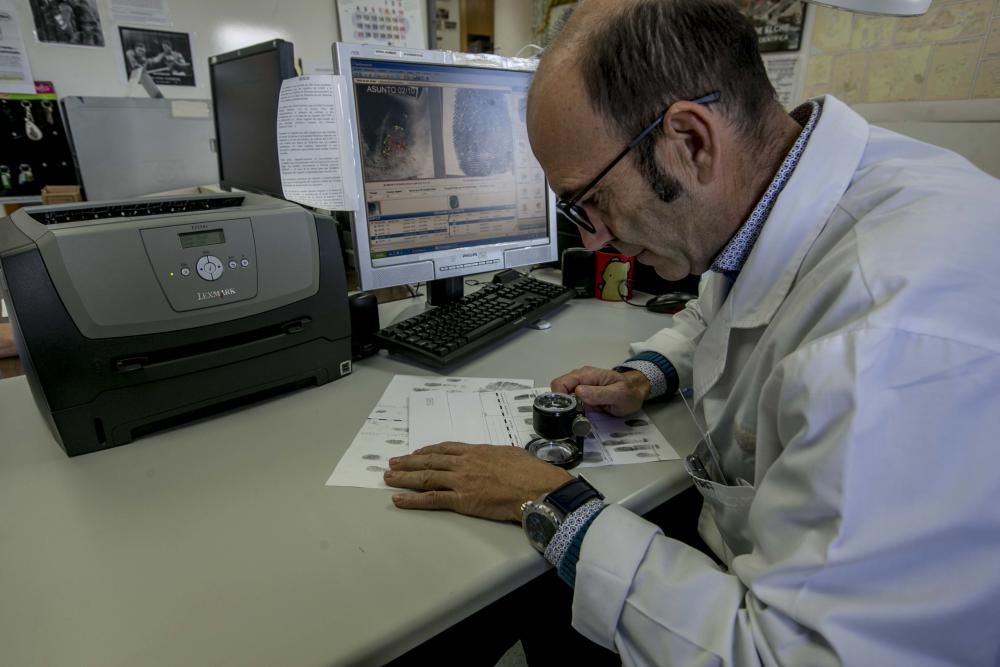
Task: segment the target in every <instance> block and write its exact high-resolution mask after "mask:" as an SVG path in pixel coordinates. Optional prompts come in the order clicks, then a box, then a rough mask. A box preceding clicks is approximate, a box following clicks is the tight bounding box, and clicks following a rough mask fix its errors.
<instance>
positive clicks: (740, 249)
mask: <svg viewBox="0 0 1000 667" xmlns="http://www.w3.org/2000/svg"><path fill="white" fill-rule="evenodd" d="M822 110H823V107H822V105H821V104H820V102H819V101H818V100H809V101H808V102H806V103H805V104H802V105H801V106H798V107H796V108H795V110H794V111H792V112H791V114H790V115H791V117H792V118H794V119H795V120H796V121H797V122H798V123H799V124H800V125H802V132H800V133H799V138H798V139H796V140H795V143H794V144H793V145H792V149H791V150H790V151H788V155H786V156H785V160H784V162H782V163H781V167H779V168H778V173H776V174H775V175H774V179H773V180H772V181H771V184H770V185H769V186H768V187H767V191H766V192H764V196H763V197H761V198H760V201H758V202H757V205H756V206H755V207H754V209H753V212H751V213H750V217H749V218H747V219H746V222H744V223H743V225H741V226H740V228H739V231H737V232H736V236H734V237H733V238H732V239H730V241H729V243H727V244H726V247H725V248H723V249H722V252H720V253H719V254H718V255H717V256H716V258H715V260H714V261H713V262H712V271H715V272H717V273H724V274H725V275H727V276H728V277H729V278H730V279H732V280H735V279H736V276H737V275H739V272H740V269H742V268H743V265H744V264H745V263H746V261H747V257H749V256H750V251H751V250H753V245H754V243H756V242H757V237H758V236H760V230H761V229H762V228H763V227H764V222H765V221H767V216H768V215H770V213H771V209H772V208H774V202H775V201H776V200H777V199H778V195H780V194H781V191H782V190H783V189H784V187H785V184H786V183H787V182H788V179H789V178H791V176H792V172H793V171H795V166H796V165H797V164H798V163H799V158H800V157H802V151H804V150H805V147H806V143H807V142H808V141H809V135H811V134H812V131H813V128H814V127H816V121H817V120H819V114H820V112H821V111H822Z"/></svg>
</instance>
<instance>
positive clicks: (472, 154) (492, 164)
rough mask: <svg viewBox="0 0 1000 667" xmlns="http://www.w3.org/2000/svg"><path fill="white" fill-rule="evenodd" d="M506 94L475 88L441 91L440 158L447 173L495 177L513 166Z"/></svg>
mask: <svg viewBox="0 0 1000 667" xmlns="http://www.w3.org/2000/svg"><path fill="white" fill-rule="evenodd" d="M508 98H509V96H508V95H506V94H504V93H503V92H500V91H495V90H481V89H478V88H447V89H445V90H444V123H443V124H444V159H445V170H446V171H447V173H448V175H449V176H496V175H498V174H504V173H509V172H510V171H511V170H512V168H513V166H514V129H513V127H512V124H511V112H510V109H509V108H508V106H507V100H508Z"/></svg>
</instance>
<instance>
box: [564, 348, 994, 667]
mask: <svg viewBox="0 0 1000 667" xmlns="http://www.w3.org/2000/svg"><path fill="white" fill-rule="evenodd" d="M760 398H761V400H760V409H759V411H758V419H759V422H758V439H757V451H758V457H762V456H765V455H766V456H769V457H772V458H775V460H774V462H773V463H772V464H771V465H770V467H769V468H767V469H766V472H764V473H762V475H763V477H762V479H759V481H758V485H757V490H756V494H755V496H754V499H753V502H752V504H751V508H750V514H749V522H748V531H749V537H750V540H751V542H752V544H753V545H754V547H753V550H752V551H751V552H750V553H748V554H744V555H740V556H737V557H736V558H735V559H734V560H733V562H732V564H731V567H730V569H729V571H725V570H722V569H720V568H718V567H717V566H716V565H715V564H714V563H713V562H712V561H711V560H710V559H708V558H707V557H705V556H704V555H703V554H701V553H700V552H698V551H696V550H695V549H693V548H691V547H688V546H686V545H684V544H682V543H680V542H677V541H675V540H672V539H669V538H667V537H664V536H663V535H662V534H661V533H660V532H659V531H658V530H657V529H656V527H655V526H653V525H652V524H649V523H647V522H645V521H644V520H642V519H641V518H639V517H637V516H635V515H633V514H631V513H629V512H628V511H626V510H624V509H623V508H621V507H618V506H612V507H608V508H606V509H605V510H604V512H602V513H601V514H600V515H599V516H598V517H597V519H596V520H595V521H594V523H593V524H592V525H591V527H590V530H589V531H588V532H587V534H586V536H585V538H584V541H583V545H582V549H581V553H580V560H579V562H578V564H577V577H576V592H575V596H574V601H573V618H574V621H573V622H574V626H575V627H576V628H577V629H578V630H579V631H580V632H581V633H583V634H584V635H586V636H587V637H590V638H591V639H593V640H594V641H596V642H597V643H599V644H601V645H603V646H606V647H609V648H614V649H615V650H617V651H618V652H619V653H620V654H621V656H622V660H623V662H624V664H626V665H649V664H683V665H709V664H725V665H810V666H822V665H837V664H846V665H890V664H892V665H903V664H905V665H942V666H943V665H955V664H968V665H973V664H975V665H986V664H997V662H996V661H997V657H998V656H1000V634H998V633H997V631H996V610H997V606H998V604H1000V567H997V560H996V556H997V554H998V553H1000V512H997V510H996V508H997V507H1000V473H998V472H997V446H996V442H997V434H998V433H1000V353H998V352H996V351H992V350H984V349H982V348H979V347H974V346H970V345H965V344H962V343H957V342H955V341H951V340H947V339H942V338H939V337H931V336H921V335H916V334H912V333H907V332H899V331H889V330H875V329H867V330H860V331H856V332H852V333H846V334H841V335H837V336H831V337H828V338H824V339H821V340H819V341H816V342H814V343H813V344H811V345H810V346H808V347H807V348H803V349H800V350H799V351H797V352H796V353H795V354H793V355H792V356H791V357H788V358H786V359H785V360H783V361H782V362H781V363H780V364H779V365H778V367H777V368H776V369H775V370H774V371H773V372H772V374H771V376H770V377H769V378H768V380H767V381H766V382H765V385H764V387H763V390H762V393H761V397H760ZM759 477H760V476H759Z"/></svg>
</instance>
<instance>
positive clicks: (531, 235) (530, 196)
mask: <svg viewBox="0 0 1000 667" xmlns="http://www.w3.org/2000/svg"><path fill="white" fill-rule="evenodd" d="M422 53H428V52H422ZM345 69H348V68H345V67H344V61H343V60H341V71H342V72H344V70H345ZM349 71H350V74H349V76H350V83H351V91H352V97H353V99H352V100H351V103H352V106H353V109H351V111H352V112H353V114H352V115H353V124H354V127H355V132H356V140H357V152H358V158H359V161H360V167H361V169H360V175H361V185H362V188H361V189H360V191H363V193H364V207H363V210H362V211H359V212H358V213H359V215H357V216H356V218H357V219H356V225H355V236H356V237H361V238H356V241H361V243H357V244H356V245H357V247H358V253H357V255H358V256H357V263H358V265H359V266H358V268H359V274H360V276H361V282H362V286H363V287H365V288H370V287H382V286H387V285H390V284H400V283H404V282H409V283H415V282H421V281H423V280H432V279H438V278H444V277H455V276H461V275H467V274H470V273H482V272H485V271H490V270H498V269H503V268H510V267H512V266H524V265H527V264H533V263H539V262H545V261H551V260H552V259H555V255H556V247H555V233H554V226H555V222H554V215H553V214H552V210H551V206H550V204H551V201H550V200H551V197H550V194H551V193H550V192H549V190H548V188H547V187H546V183H545V176H544V174H543V172H542V169H541V166H540V165H539V164H538V162H537V161H536V160H535V157H534V155H533V154H532V153H531V148H530V146H529V145H528V138H527V129H526V124H525V106H526V101H527V94H528V86H529V84H530V82H531V75H532V72H531V71H526V70H505V69H496V68H490V67H482V66H470V65H455V64H443V63H435V62H410V61H406V60H405V59H384V58H371V57H352V58H350V65H349ZM365 246H366V247H365Z"/></svg>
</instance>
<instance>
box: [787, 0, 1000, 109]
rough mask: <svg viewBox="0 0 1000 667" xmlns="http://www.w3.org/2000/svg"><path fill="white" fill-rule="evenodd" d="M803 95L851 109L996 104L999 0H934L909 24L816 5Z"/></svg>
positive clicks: (999, 70)
mask: <svg viewBox="0 0 1000 667" xmlns="http://www.w3.org/2000/svg"><path fill="white" fill-rule="evenodd" d="M812 11H813V12H815V22H814V25H813V31H812V40H811V49H810V50H809V57H808V62H807V66H806V77H805V95H806V96H808V97H812V96H815V95H821V94H824V93H833V94H834V95H836V96H838V97H839V98H841V99H842V100H844V101H846V102H848V103H851V104H856V103H880V102H905V101H932V100H968V99H981V98H1000V0H933V1H932V2H931V6H930V11H928V13H927V14H925V15H924V16H919V17H913V18H887V17H875V16H863V15H859V14H851V13H848V12H844V11H841V10H836V9H830V8H827V7H813V8H812Z"/></svg>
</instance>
